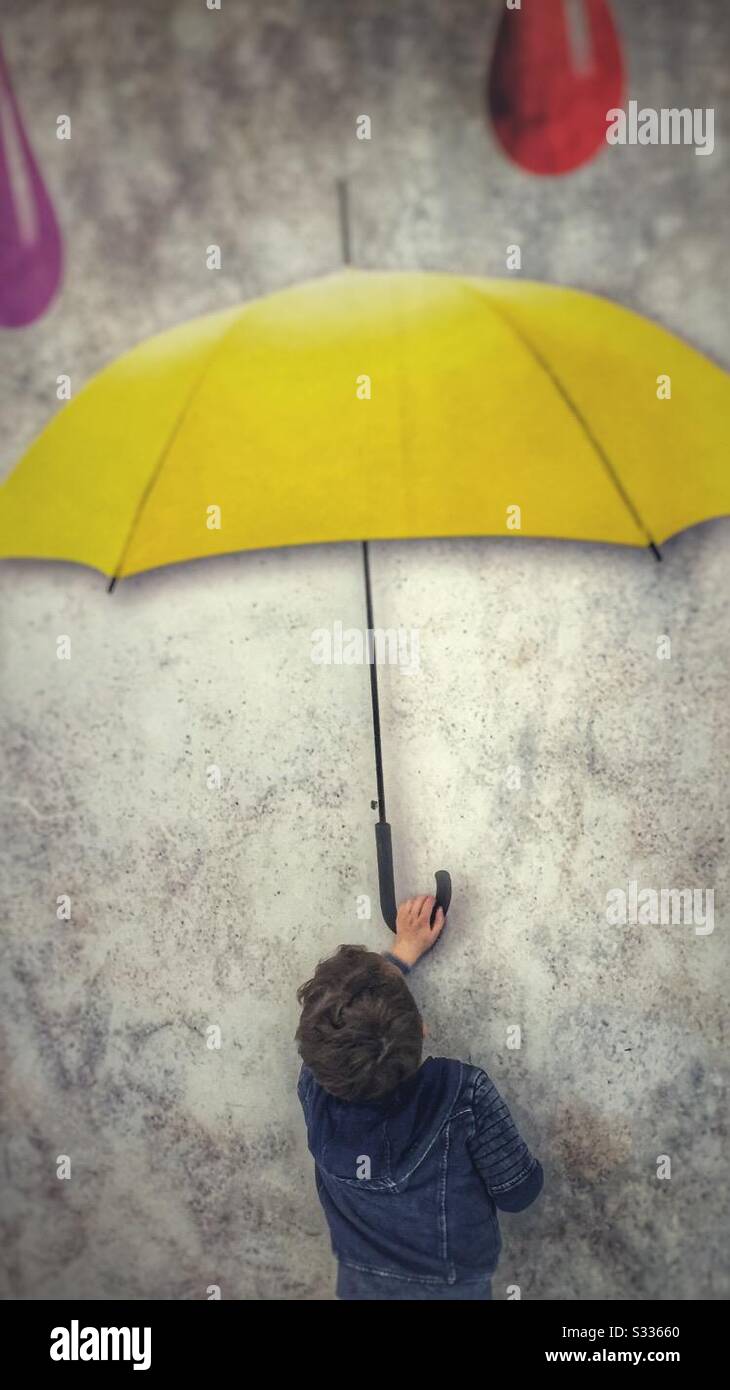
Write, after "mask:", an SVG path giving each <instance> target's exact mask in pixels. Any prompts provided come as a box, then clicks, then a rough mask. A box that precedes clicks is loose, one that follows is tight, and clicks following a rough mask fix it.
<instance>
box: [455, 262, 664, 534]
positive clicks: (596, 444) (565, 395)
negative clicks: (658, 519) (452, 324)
mask: <svg viewBox="0 0 730 1390" xmlns="http://www.w3.org/2000/svg"><path fill="white" fill-rule="evenodd" d="M479 293H480V295H481V296H482V297H483V298H484V299H486V301H487V303H488V304H489V306H490V308H491V309H492V310H493V312H494V313H495V314H496V315H497V317H498V318H500V319H501V320H502V322H503V323H506V325H507V327H508V328H509V329H510V330H511V332H512V333H514V335H515V337H516V338H519V340H520V342H521V343H522V345H523V347H526V348H527V351H528V352H529V353H530V354H531V355H532V357H534V359H535V361H536V362H537V364H538V366H539V367H542V370H543V371H544V372H545V374H546V375H547V376H548V377H549V378H550V380H551V381H552V383H553V386H554V387H555V389H556V391H557V392H558V393H559V395H560V397H561V398H562V400H563V401H564V402H565V404H566V405H567V407H568V409H569V410H570V411H571V413H572V414H573V415H574V416H575V419H576V420H577V421H578V424H579V425H580V427H581V429H582V430H583V433H584V434H585V437H586V439H587V440H588V443H589V444H590V445H591V447H592V449H593V451H594V453H595V454H596V457H597V458H598V459H599V460H600V462H601V463H602V464H603V466H604V468H605V470H606V472H607V474H608V476H609V478H610V479H611V482H612V483H613V485H614V487H615V489H616V491H617V493H618V495H619V497H620V498H621V501H622V502H623V504H624V506H625V507H626V509H627V510H628V511H629V512H630V514H631V517H632V519H633V521H634V522H635V524H636V526H637V527H638V529H639V530H640V531H643V532H644V535H645V536H646V540H647V544H648V546H649V549H650V550H651V551H652V553H653V555H654V556H655V558H656V559H657V560H661V558H662V557H661V552H660V550H659V547H658V546H657V544H656V542H655V540H654V537H653V536H652V534H651V531H650V530H649V528H648V526H646V525H645V524H644V522H643V521H642V518H641V516H640V515H639V512H638V511H637V508H636V507H635V506H634V503H633V502H632V500H631V498H630V496H629V494H628V492H627V491H626V488H625V487H624V485H623V483H622V481H621V479H620V477H619V475H618V473H617V472H616V469H615V468H614V465H613V464H612V462H611V460H610V458H609V457H608V454H607V453H606V451H605V449H604V447H603V445H602V444H601V442H600V440H599V439H597V438H596V436H595V434H594V433H593V430H592V429H591V427H590V425H589V424H588V421H587V420H586V418H585V415H584V414H583V413H582V411H581V410H580V409H579V407H578V406H577V405H576V403H575V401H574V400H573V398H572V396H571V395H570V393H569V391H568V390H567V388H566V387H565V386H564V385H563V382H562V381H561V379H560V377H559V376H558V374H557V372H556V371H555V370H554V369H553V367H551V365H550V363H549V362H548V361H547V358H545V357H543V355H542V353H541V352H540V351H539V350H538V348H536V347H535V344H534V343H533V342H532V341H531V339H530V338H528V337H527V336H526V335H525V334H524V333H523V332H522V331H521V329H519V328H518V327H517V325H516V324H515V323H513V321H512V319H511V318H510V316H509V314H507V313H505V311H504V309H503V308H502V307H501V305H499V306H498V305H497V304H495V302H494V300H493V299H492V296H491V295H490V294H489V293H488V292H487V291H486V290H482V289H481V286H480V287H479Z"/></svg>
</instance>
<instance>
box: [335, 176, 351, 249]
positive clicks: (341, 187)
mask: <svg viewBox="0 0 730 1390" xmlns="http://www.w3.org/2000/svg"><path fill="white" fill-rule="evenodd" d="M336 188H337V207H338V211H339V215H340V250H341V253H342V263H343V265H352V246H351V241H350V198H349V189H348V186H347V179H337V180H336Z"/></svg>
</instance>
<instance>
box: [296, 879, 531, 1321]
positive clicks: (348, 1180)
mask: <svg viewBox="0 0 730 1390" xmlns="http://www.w3.org/2000/svg"><path fill="white" fill-rule="evenodd" d="M433 907H434V899H433V898H428V897H420V898H411V899H410V900H409V901H408V902H405V903H403V904H402V905H401V907H400V908H399V909H398V918H397V922H396V939H395V945H394V948H393V950H392V951H386V953H385V955H382V956H381V955H378V954H376V953H375V952H374V951H368V950H367V949H366V948H365V947H364V946H340V948H339V950H337V951H336V952H335V954H334V955H333V956H330V957H329V959H328V960H324V961H321V962H320V964H319V965H318V966H317V969H316V971H315V973H314V976H313V978H312V979H311V980H308V981H307V983H306V984H304V985H302V987H301V989H299V991H298V993H297V998H298V1000H299V1003H300V1004H301V1005H302V1015H301V1019H300V1022H299V1028H298V1029H297V1034H296V1036H297V1042H298V1044H299V1052H300V1055H301V1057H302V1062H303V1065H302V1069H301V1073H300V1076H299V1085H298V1094H299V1099H300V1101H301V1103H302V1108H303V1110H304V1118H305V1120H306V1124H307V1131H308V1139H309V1148H310V1150H311V1152H312V1154H313V1156H314V1171H315V1180H316V1184H317V1192H318V1194H319V1199H320V1201H321V1203H322V1206H323V1208H324V1212H325V1216H326V1217H327V1221H328V1224H329V1228H330V1236H331V1239H332V1249H333V1252H334V1254H335V1256H336V1258H337V1261H338V1276H337V1296H338V1297H339V1298H341V1299H348V1300H353V1299H489V1298H491V1296H492V1293H491V1277H492V1274H493V1273H494V1270H495V1268H496V1264H497V1260H498V1257H499V1252H500V1248H501V1238H500V1233H499V1224H498V1221H497V1214H496V1210H495V1208H499V1210H500V1211H522V1210H523V1208H524V1207H527V1206H529V1204H530V1203H531V1202H534V1200H535V1198H536V1197H537V1196H538V1194H539V1192H540V1190H541V1188H542V1182H543V1175H542V1168H541V1166H540V1164H539V1163H538V1161H537V1159H535V1158H533V1156H532V1154H531V1153H530V1151H529V1149H528V1148H527V1145H526V1144H525V1143H524V1142H523V1140H522V1139H521V1138H520V1136H519V1134H518V1133H517V1130H516V1128H515V1125H514V1122H513V1120H512V1117H511V1115H510V1113H509V1110H508V1109H507V1106H506V1105H505V1103H504V1101H503V1100H502V1098H501V1096H500V1095H499V1092H498V1091H497V1088H496V1087H495V1086H494V1085H493V1083H492V1082H491V1081H490V1079H489V1077H488V1076H487V1074H486V1072H484V1071H482V1070H481V1068H479V1067H472V1066H469V1065H467V1063H465V1062H456V1061H451V1060H449V1059H448V1058H446V1057H427V1058H426V1060H425V1061H422V1060H421V1052H422V1047H423V1037H424V1034H425V1029H424V1027H423V1023H422V1020H421V1016H420V1014H419V1012H418V1009H417V1007H416V1003H415V1000H414V998H413V996H412V994H411V992H410V990H409V988H408V986H407V984H406V981H405V978H404V976H406V975H408V974H409V972H410V971H411V969H412V968H413V966H414V965H415V964H416V961H418V960H419V959H420V957H421V956H422V955H423V954H424V953H425V952H426V951H428V950H429V949H430V947H431V946H432V945H433V943H434V941H435V940H436V939H437V937H438V936H439V935H440V933H441V931H442V929H443V925H444V918H443V913H442V912H441V911H440V910H439V912H438V913H437V915H436V920H435V922H434V925H433V927H431V926H430V918H431V912H432V910H433Z"/></svg>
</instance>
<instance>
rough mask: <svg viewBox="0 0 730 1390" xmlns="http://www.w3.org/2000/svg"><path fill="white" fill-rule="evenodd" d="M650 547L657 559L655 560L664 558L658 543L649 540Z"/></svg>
mask: <svg viewBox="0 0 730 1390" xmlns="http://www.w3.org/2000/svg"><path fill="white" fill-rule="evenodd" d="M649 549H650V551H651V553H652V555H653V556H654V559H655V560H661V558H662V553H661V551H660V549H659V547H658V546H656V545H655V544H654V542H653V541H649Z"/></svg>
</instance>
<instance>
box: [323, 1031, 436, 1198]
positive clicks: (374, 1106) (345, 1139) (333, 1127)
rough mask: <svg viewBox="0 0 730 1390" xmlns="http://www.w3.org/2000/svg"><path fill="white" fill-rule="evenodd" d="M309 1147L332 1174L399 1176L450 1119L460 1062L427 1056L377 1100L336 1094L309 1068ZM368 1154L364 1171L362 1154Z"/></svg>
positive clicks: (413, 1165)
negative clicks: (415, 1068) (364, 1101)
mask: <svg viewBox="0 0 730 1390" xmlns="http://www.w3.org/2000/svg"><path fill="white" fill-rule="evenodd" d="M302 1071H303V1073H306V1080H307V1082H308V1085H309V1095H308V1102H309V1103H308V1112H309V1113H308V1123H307V1130H308V1138H309V1150H310V1153H311V1154H312V1156H313V1158H314V1159H315V1161H316V1163H317V1164H318V1165H319V1167H320V1168H321V1169H322V1171H323V1172H325V1173H327V1174H329V1175H330V1176H331V1177H335V1178H344V1179H350V1180H352V1179H356V1178H358V1177H359V1178H360V1179H361V1180H365V1181H368V1180H369V1181H371V1182H378V1181H379V1182H381V1183H382V1182H383V1181H386V1182H388V1183H391V1182H400V1181H401V1180H402V1179H404V1178H406V1177H407V1176H408V1175H409V1173H411V1172H412V1171H413V1169H414V1168H416V1167H417V1166H418V1164H419V1163H420V1162H421V1161H422V1159H423V1158H425V1156H426V1154H427V1153H428V1150H429V1149H430V1148H431V1145H432V1144H433V1143H434V1140H435V1139H436V1138H437V1137H438V1135H439V1134H440V1132H441V1130H442V1129H443V1126H444V1124H445V1123H446V1122H447V1120H448V1119H449V1117H450V1115H451V1112H452V1109H453V1106H454V1103H455V1101H456V1098H457V1096H458V1094H459V1090H460V1087H461V1082H462V1074H463V1068H462V1064H461V1062H456V1061H451V1060H449V1059H448V1058H445V1057H427V1058H426V1059H425V1061H423V1062H422V1063H421V1066H420V1067H419V1069H418V1071H417V1072H415V1073H414V1075H413V1076H411V1077H409V1078H408V1080H407V1081H403V1082H401V1084H400V1086H397V1087H396V1089H395V1090H394V1091H392V1092H391V1093H390V1095H388V1096H386V1097H385V1098H384V1099H383V1100H380V1101H370V1102H367V1103H360V1102H354V1101H344V1100H338V1099H337V1097H336V1096H331V1095H330V1094H329V1093H328V1092H327V1091H325V1090H323V1089H322V1087H321V1086H320V1085H319V1084H318V1082H317V1081H316V1080H315V1078H314V1077H313V1076H312V1073H311V1072H310V1071H309V1069H308V1068H304V1067H303V1068H302ZM363 1158H367V1159H368V1160H369V1171H368V1173H367V1175H363V1174H362V1172H361V1168H362V1160H363Z"/></svg>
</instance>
